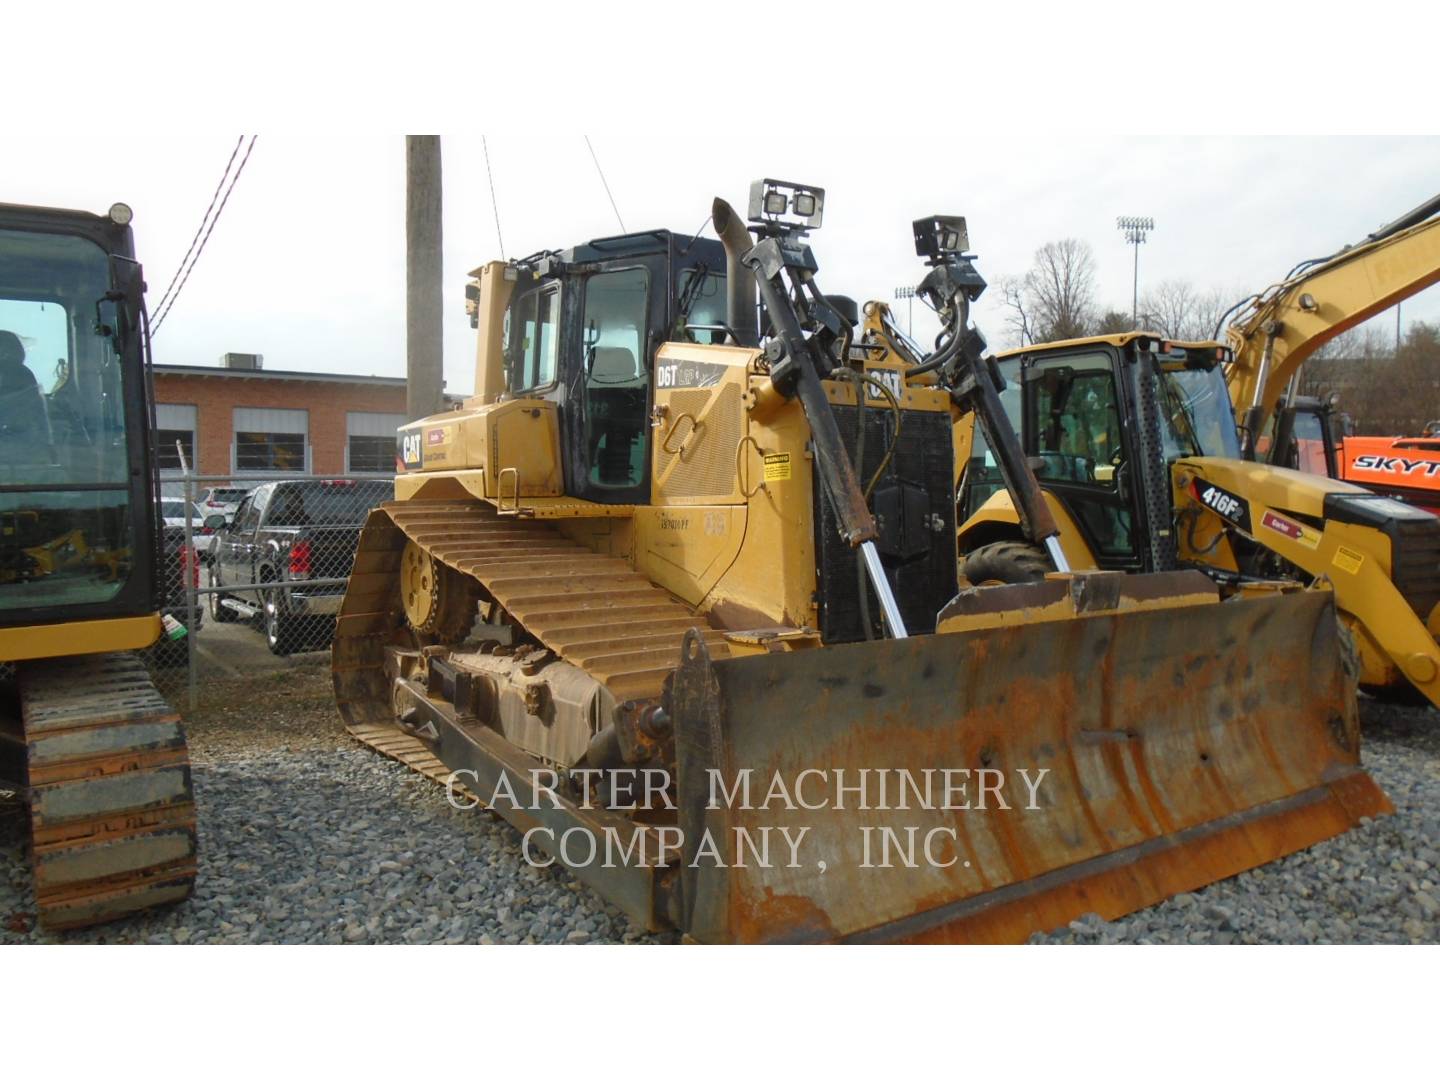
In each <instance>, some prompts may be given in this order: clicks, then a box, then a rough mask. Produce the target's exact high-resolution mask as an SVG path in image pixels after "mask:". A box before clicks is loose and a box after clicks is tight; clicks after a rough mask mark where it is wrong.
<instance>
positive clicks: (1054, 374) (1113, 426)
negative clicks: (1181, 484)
mask: <svg viewBox="0 0 1440 1080" xmlns="http://www.w3.org/2000/svg"><path fill="white" fill-rule="evenodd" d="M1115 372H1116V354H1115V353H1114V352H1113V351H1111V350H1110V349H1109V348H1108V347H1105V346H1096V347H1093V348H1087V349H1080V350H1076V351H1074V352H1066V353H1060V354H1041V355H1038V356H1035V355H1031V356H1027V357H1025V358H1024V360H1023V361H1022V381H1023V386H1024V408H1025V416H1024V423H1023V425H1022V439H1023V442H1024V444H1025V452H1026V454H1027V456H1028V457H1029V458H1030V463H1031V466H1032V468H1033V469H1034V470H1035V475H1036V477H1037V478H1038V479H1039V481H1040V483H1041V485H1042V486H1044V487H1045V488H1046V489H1048V490H1049V491H1051V492H1053V493H1054V494H1055V495H1056V496H1057V497H1058V498H1059V499H1060V501H1061V502H1062V503H1063V504H1064V505H1065V508H1066V509H1067V510H1068V511H1069V512H1070V515H1071V516H1072V517H1073V518H1074V519H1075V521H1076V523H1077V524H1078V525H1079V527H1080V531H1081V532H1082V533H1083V534H1084V538H1085V542H1086V544H1087V546H1088V547H1089V548H1090V551H1091V552H1092V553H1093V554H1094V556H1095V561H1096V563H1097V564H1098V565H1099V566H1100V567H1101V568H1102V569H1107V570H1138V569H1140V563H1141V554H1140V547H1139V544H1138V536H1137V528H1136V515H1135V512H1134V507H1133V505H1132V498H1133V496H1132V494H1131V492H1132V491H1133V489H1134V486H1135V480H1134V475H1135V474H1134V462H1133V461H1132V457H1133V455H1132V454H1131V452H1130V450H1129V446H1128V443H1127V440H1126V433H1125V423H1124V417H1125V415H1126V410H1125V409H1124V401H1123V398H1122V397H1121V391H1120V388H1119V385H1118V383H1117V381H1116V377H1115Z"/></svg>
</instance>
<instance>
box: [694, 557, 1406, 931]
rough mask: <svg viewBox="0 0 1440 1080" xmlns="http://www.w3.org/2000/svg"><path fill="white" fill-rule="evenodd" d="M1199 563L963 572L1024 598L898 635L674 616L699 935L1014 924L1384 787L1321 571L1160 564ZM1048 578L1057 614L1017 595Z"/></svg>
mask: <svg viewBox="0 0 1440 1080" xmlns="http://www.w3.org/2000/svg"><path fill="white" fill-rule="evenodd" d="M1194 576H1195V575H1193V573H1192V572H1181V573H1180V574H1178V575H1177V574H1168V575H1153V576H1152V577H1151V578H1149V579H1146V578H1128V579H1125V580H1126V582H1128V584H1122V585H1120V586H1119V588H1118V591H1115V590H1111V591H1110V593H1109V595H1108V596H1106V595H1104V594H1105V593H1106V590H1105V589H1104V588H1099V589H1097V588H1091V589H1090V590H1089V592H1088V593H1087V592H1086V591H1085V590H1084V589H1078V590H1077V589H1074V588H1073V586H1072V585H1071V584H1069V583H1067V582H1055V581H1047V582H1042V583H1037V584H1036V585H1035V586H1006V587H1001V588H997V589H992V590H980V592H983V593H985V594H987V595H986V597H985V598H984V604H983V605H982V606H987V607H990V608H992V609H993V608H995V607H996V606H997V605H999V606H1000V607H1006V606H1008V607H1009V608H1010V609H1011V610H1012V613H1020V615H1019V616H1017V617H1015V618H1011V619H1009V620H1008V621H1007V620H1006V619H1004V618H997V619H996V622H998V623H999V624H1000V625H998V628H991V629H981V630H965V631H963V632H952V633H938V634H934V635H930V636H926V637H914V638H909V639H905V640H888V641H880V642H870V643H862V644H856V645H842V646H837V647H832V648H826V649H817V650H810V651H802V652H791V653H778V654H770V655H764V656H747V657H737V658H733V659H720V660H715V661H712V660H711V659H710V658H709V656H708V653H707V651H706V649H705V645H704V643H703V642H702V641H701V640H700V639H699V638H698V636H696V635H694V634H693V633H692V634H690V635H688V636H687V639H686V641H685V645H684V656H683V658H682V662H681V665H680V667H679V668H678V669H677V670H676V672H675V674H674V676H673V681H672V683H671V686H670V694H669V698H670V700H669V710H670V713H671V716H672V717H673V721H674V724H675V733H676V754H677V768H678V778H677V779H678V784H677V796H678V802H679V804H680V805H679V821H680V827H681V829H682V830H683V833H684V852H683V855H684V857H683V859H682V860H680V862H679V873H680V889H679V904H680V908H681V910H680V911H679V912H677V913H676V914H677V915H678V918H676V920H675V921H676V922H677V923H678V924H679V925H680V926H681V927H682V928H683V929H684V930H685V931H686V933H687V935H688V937H689V938H691V939H692V940H695V941H701V942H807V941H832V940H840V941H930V942H1020V941H1024V940H1026V939H1027V938H1028V937H1029V936H1030V935H1031V934H1032V933H1034V932H1036V931H1045V930H1050V929H1053V928H1056V927H1059V926H1063V925H1065V924H1066V923H1068V922H1069V921H1070V920H1071V919H1074V918H1076V917H1078V916H1079V915H1081V914H1084V913H1086V912H1096V913H1098V914H1100V915H1101V916H1103V917H1105V918H1116V917H1118V916H1120V915H1124V914H1126V913H1127V912H1131V911H1134V910H1136V909H1138V908H1142V907H1145V906H1147V905H1149V904H1154V903H1157V902H1159V901H1161V900H1163V899H1164V898H1166V897H1168V896H1172V895H1174V894H1177V893H1180V892H1185V891H1188V890H1191V889H1195V888H1198V887H1200V886H1202V885H1205V884H1207V883H1209V882H1213V881H1217V880H1219V879H1221V878H1225V877H1229V876H1231V875H1233V874H1237V873H1240V872H1241V871H1243V870H1247V869H1249V868H1251V867H1254V866H1258V865H1260V864H1262V863H1265V862H1268V861H1270V860H1273V859H1276V858H1279V857H1281V856H1283V855H1286V854H1289V853H1290V852H1293V851H1297V850H1299V849H1301V848H1304V847H1306V846H1308V845H1310V844H1314V843H1316V842H1318V841H1320V840H1324V839H1326V838H1328V837H1331V836H1335V835H1337V834H1339V833H1341V832H1344V831H1345V830H1346V829H1348V828H1350V827H1351V826H1352V825H1353V824H1355V823H1356V822H1357V821H1358V820H1359V819H1360V818H1361V817H1363V816H1366V815H1372V816H1373V815H1378V814H1383V813H1387V812H1391V811H1392V809H1393V808H1392V807H1391V806H1390V804H1389V801H1388V799H1387V798H1386V797H1385V795H1384V793H1383V792H1381V791H1380V789H1379V788H1378V787H1377V786H1376V784H1375V783H1374V781H1373V780H1371V778H1370V777H1369V776H1368V775H1367V774H1366V773H1365V772H1364V771H1362V769H1361V768H1360V764H1359V760H1360V759H1359V729H1358V720H1357V714H1356V703H1355V690H1354V683H1353V679H1352V677H1351V676H1350V675H1348V674H1347V673H1346V670H1345V666H1344V664H1343V662H1342V643H1341V640H1340V635H1339V628H1338V624H1337V622H1336V618H1335V608H1334V604H1333V601H1332V599H1331V597H1330V596H1329V595H1328V594H1326V593H1323V592H1305V593H1292V594H1288V595H1277V596H1274V597H1266V598H1262V599H1252V600H1235V601H1229V602H1225V603H1219V602H1215V601H1214V600H1213V586H1210V585H1207V586H1205V587H1204V589H1198V590H1191V591H1192V592H1196V593H1198V592H1203V591H1205V589H1208V590H1209V595H1210V596H1211V597H1212V599H1211V600H1210V601H1209V602H1188V601H1186V600H1185V599H1184V598H1183V596H1182V595H1181V594H1184V593H1185V592H1186V589H1185V588H1183V587H1182V588H1179V589H1176V588H1173V587H1171V586H1173V582H1172V583H1171V586H1167V585H1166V583H1165V582H1164V581H1160V582H1159V583H1158V585H1157V582H1156V579H1167V578H1169V579H1175V578H1187V579H1189V578H1192V577H1194ZM1147 582H1148V583H1147ZM1101 584H1104V583H1103V582H1102V583H1101ZM1057 589H1058V590H1060V592H1062V593H1063V592H1065V591H1066V590H1070V592H1071V599H1070V600H1069V601H1067V602H1068V603H1070V606H1071V609H1072V610H1071V615H1070V617H1069V618H1065V619H1059V620H1057V621H1048V622H1044V621H1042V622H1036V621H1033V620H1027V619H1025V618H1024V617H1023V613H1024V612H1026V611H1030V612H1034V611H1036V610H1043V609H1044V608H1045V607H1046V605H1047V603H1048V604H1051V605H1052V606H1053V603H1054V602H1055V601H1056V600H1057V596H1058V595H1059V594H1058V593H1057ZM1026 590H1031V592H1029V593H1027V592H1026ZM1137 590H1138V591H1137ZM1001 593H1004V594H1005V595H1004V599H1003V600H1002V599H1000V594H1001ZM1051 594H1056V595H1051ZM1047 598H1048V599H1047ZM962 599H963V594H962ZM1194 599H1195V598H1194V597H1191V600H1192V601H1193V600H1194ZM977 602H978V601H972V606H973V605H974V603H977ZM1177 605H1179V606H1177ZM952 606H953V605H952ZM1107 608H1108V610H1107ZM953 614H954V613H953V612H952V615H953ZM995 614H996V612H995V611H994V610H992V611H991V615H995ZM943 624H944V620H942V625H943ZM951 625H954V623H952V624H951ZM947 770H948V771H947ZM967 770H968V771H967ZM982 770H983V771H982ZM1042 770H1043V772H1042ZM747 784H748V793H747V792H746V791H745V790H744V789H745V787H746V785H747ZM947 784H948V787H947ZM882 785H883V786H882ZM1032 786H1033V790H1034V794H1033V796H1032V794H1031V787H1032ZM862 788H863V790H862ZM997 789H998V791H997ZM1002 807H1003V808H1002ZM781 826H784V827H786V828H788V830H789V831H788V833H785V834H783V835H782V834H780V833H779V831H778V830H779V827H781ZM767 827H769V828H770V829H771V832H770V833H768V834H767V833H766V832H765V830H766V828H767ZM801 830H805V831H804V832H802V831H801ZM767 836H768V837H769V841H770V848H771V850H770V851H769V857H768V858H762V857H757V848H758V847H759V846H760V843H761V841H763V840H764V839H765V838H766V837H767ZM707 837H708V839H705V838H707ZM782 841H783V842H782ZM792 842H793V845H794V846H793V848H792V847H791V843H792ZM761 854H762V855H763V852H761ZM887 863H888V865H887Z"/></svg>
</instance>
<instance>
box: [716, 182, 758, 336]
mask: <svg viewBox="0 0 1440 1080" xmlns="http://www.w3.org/2000/svg"><path fill="white" fill-rule="evenodd" d="M710 216H711V220H712V221H713V222H714V223H715V234H716V235H717V236H719V237H720V242H721V243H723V244H724V245H725V321H726V322H727V323H729V324H730V329H732V330H734V331H735V337H736V339H737V342H738V344H740V345H743V346H745V347H746V348H752V349H753V348H754V347H755V346H757V345H759V344H760V332H759V330H758V328H757V324H756V318H755V308H756V299H755V277H754V275H753V274H752V273H751V272H750V270H749V268H748V267H746V266H744V265H742V264H741V262H740V259H741V258H742V257H743V256H744V254H745V253H746V252H747V251H749V250H750V248H751V247H753V246H754V241H753V240H751V238H750V231H749V230H748V229H746V228H745V222H744V220H743V219H742V218H741V217H740V215H739V214H737V213H736V212H735V209H734V207H732V206H731V205H730V204H729V203H728V202H726V201H725V200H724V199H716V200H715V203H714V205H713V206H712V207H711V209H710Z"/></svg>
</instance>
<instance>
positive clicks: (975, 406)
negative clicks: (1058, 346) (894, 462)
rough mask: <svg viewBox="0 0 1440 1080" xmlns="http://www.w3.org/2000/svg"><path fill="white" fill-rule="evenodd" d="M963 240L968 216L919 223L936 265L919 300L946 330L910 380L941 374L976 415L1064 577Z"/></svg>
mask: <svg viewBox="0 0 1440 1080" xmlns="http://www.w3.org/2000/svg"><path fill="white" fill-rule="evenodd" d="M947 230H948V231H949V232H950V233H952V234H954V235H956V236H957V239H956V241H955V242H954V244H953V245H946V244H944V243H938V244H937V243H934V242H932V241H931V240H930V237H931V236H933V235H936V234H939V235H941V236H944V235H946V233H947ZM965 237H966V230H965V225H964V218H950V217H933V218H924V219H922V220H920V221H917V222H915V238H916V250H917V253H918V254H921V255H928V256H929V260H928V261H929V263H930V266H931V267H932V269H931V270H930V272H929V273H928V274H927V275H926V276H925V280H924V281H923V282H921V284H920V285H919V286H918V287H917V288H916V290H915V295H916V296H919V297H921V298H922V299H923V300H924V301H925V302H926V303H928V304H929V305H930V306H931V307H933V308H934V309H935V310H936V311H937V312H938V313H939V314H940V320H941V323H942V324H943V325H944V327H945V331H944V333H943V334H942V335H941V342H942V343H941V344H940V346H939V347H938V348H937V349H936V351H935V352H934V353H932V354H931V355H930V356H928V357H925V358H924V359H922V360H921V361H920V362H919V363H918V364H917V365H916V366H915V367H913V368H911V369H910V370H909V371H908V372H907V373H906V377H907V378H913V377H914V376H916V375H920V374H923V373H925V372H929V371H934V372H936V373H937V377H938V379H939V381H940V385H941V386H942V387H944V388H945V389H947V390H949V391H950V396H951V399H952V400H953V401H954V402H955V404H956V405H958V406H959V407H960V408H961V409H962V410H963V411H967V412H970V413H973V414H974V416H975V418H976V420H977V421H978V422H979V424H980V430H981V432H982V433H983V434H984V436H985V442H986V445H987V446H989V447H990V449H991V451H992V452H993V453H994V455H995V460H996V463H997V464H998V465H999V467H1000V474H1001V476H1002V477H1003V479H1004V481H1005V488H1006V490H1007V491H1009V493H1010V498H1011V500H1012V501H1013V502H1014V504H1015V511H1016V513H1017V515H1018V516H1019V518H1020V528H1021V530H1022V531H1023V532H1024V533H1025V536H1026V538H1028V539H1029V540H1030V541H1031V542H1032V543H1035V544H1039V545H1042V546H1043V547H1044V548H1045V550H1046V552H1047V553H1048V554H1049V556H1050V560H1051V562H1053V563H1054V564H1055V569H1056V570H1058V571H1060V572H1061V573H1067V572H1069V570H1070V564H1069V562H1068V560H1066V558H1065V553H1064V552H1063V551H1062V550H1061V548H1060V527H1059V525H1057V524H1056V522H1055V516H1054V515H1053V514H1052V513H1051V512H1050V506H1049V504H1048V503H1046V502H1045V499H1044V496H1043V495H1042V493H1041V488H1040V481H1039V480H1038V479H1037V478H1036V476H1035V472H1034V470H1033V469H1031V468H1030V464H1029V462H1028V461H1027V460H1026V458H1025V449H1024V446H1023V445H1022V444H1021V442H1020V436H1019V435H1018V434H1017V433H1016V431H1015V425H1014V424H1012V423H1011V422H1010V417H1009V415H1008V414H1007V413H1006V412H1005V407H1004V405H1003V404H1002V402H1001V401H1000V391H1002V390H1003V389H1005V379H1004V376H1002V375H1001V374H1000V369H999V366H998V365H997V364H996V363H995V358H994V356H992V355H989V354H988V353H987V352H986V342H985V335H984V334H982V333H981V332H980V330H979V329H978V328H977V327H973V326H971V325H970V324H969V322H970V304H971V303H972V302H973V301H975V300H976V299H978V298H979V296H980V294H981V293H982V292H984V291H985V279H984V278H983V277H982V276H981V275H980V272H979V271H978V270H976V269H975V262H974V256H972V255H965V254H964V253H963V246H964V243H965V239H961V238H965Z"/></svg>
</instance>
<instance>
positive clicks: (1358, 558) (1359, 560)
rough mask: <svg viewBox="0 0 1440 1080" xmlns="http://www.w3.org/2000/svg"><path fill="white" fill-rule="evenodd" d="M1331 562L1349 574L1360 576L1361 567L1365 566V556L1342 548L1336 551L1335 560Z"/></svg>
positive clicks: (1351, 549)
mask: <svg viewBox="0 0 1440 1080" xmlns="http://www.w3.org/2000/svg"><path fill="white" fill-rule="evenodd" d="M1331 562H1333V563H1334V564H1335V565H1336V566H1338V567H1340V569H1341V570H1344V571H1345V572H1346V573H1347V574H1358V573H1359V572H1360V567H1362V566H1364V565H1365V556H1364V555H1362V554H1360V552H1358V551H1356V550H1354V549H1353V548H1347V547H1343V546H1342V547H1338V548H1336V549H1335V558H1334V559H1332V560H1331Z"/></svg>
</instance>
